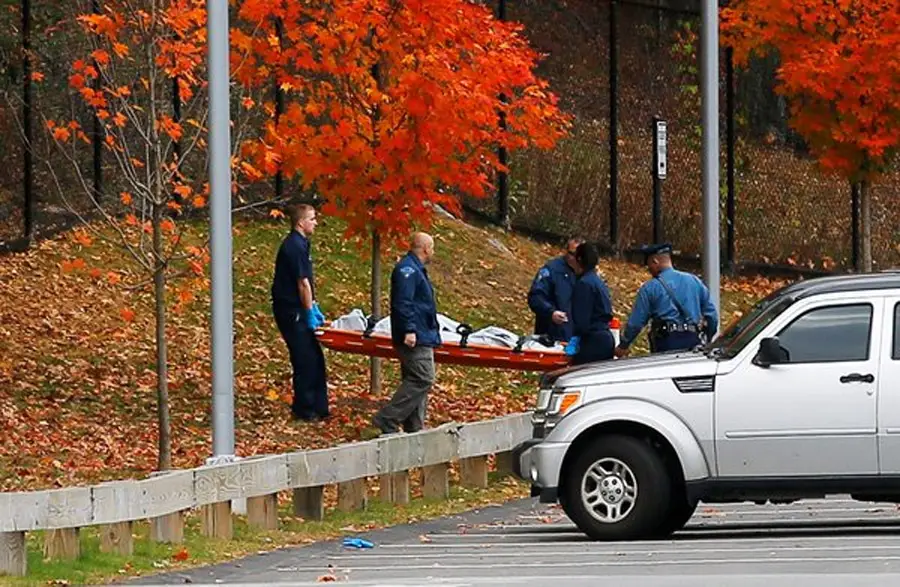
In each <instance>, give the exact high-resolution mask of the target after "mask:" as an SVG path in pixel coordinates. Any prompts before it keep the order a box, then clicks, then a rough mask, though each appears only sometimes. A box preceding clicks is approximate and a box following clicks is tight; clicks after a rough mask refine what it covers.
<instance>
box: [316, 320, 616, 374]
mask: <svg viewBox="0 0 900 587" xmlns="http://www.w3.org/2000/svg"><path fill="white" fill-rule="evenodd" d="M374 326H375V325H374V323H373V322H371V321H370V322H369V325H368V328H367V329H366V331H365V332H360V331H358V330H340V329H337V328H319V329H317V330H316V337H317V338H318V339H319V342H320V343H321V344H322V346H324V347H325V348H328V349H331V350H334V351H339V352H344V353H352V354H357V355H366V356H369V357H382V358H385V359H396V358H397V352H396V350H395V349H394V345H393V344H392V342H391V337H390V336H388V335H386V334H383V333H380V332H374ZM610 326H611V327H612V328H616V329H617V328H619V320H618V319H617V318H613V320H612V321H611V322H610ZM457 332H458V333H459V334H460V335H461V337H462V340H461V341H460V342H450V341H447V342H444V343H442V344H441V346H439V347H437V348H435V349H434V361H435V362H436V363H446V364H451V365H465V366H469V367H491V368H495V369H516V370H519V371H553V370H555V369H560V368H562V367H566V366H567V365H568V364H569V361H570V357H569V356H568V355H566V354H565V353H562V352H560V351H558V350H550V347H549V346H548V349H547V350H546V351H543V350H539V349H534V348H529V349H525V348H522V346H523V344H524V343H526V342H528V341H532V340H541V338H540V337H536V336H523V337H520V338H519V341H518V344H517V345H516V347H515V348H512V349H510V348H506V347H498V346H490V345H485V344H477V343H470V342H468V336H469V334H471V333H472V328H471V327H470V326H469V325H468V324H461V325H460V327H459V329H457ZM562 344H563V345H565V343H562Z"/></svg>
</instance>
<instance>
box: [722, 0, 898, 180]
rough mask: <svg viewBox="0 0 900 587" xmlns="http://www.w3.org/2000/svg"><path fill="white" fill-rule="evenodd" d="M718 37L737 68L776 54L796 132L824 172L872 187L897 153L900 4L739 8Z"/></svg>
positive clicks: (798, 0)
mask: <svg viewBox="0 0 900 587" xmlns="http://www.w3.org/2000/svg"><path fill="white" fill-rule="evenodd" d="M722 16H723V27H722V28H723V31H724V33H725V35H726V37H727V39H728V41H729V42H730V43H732V44H733V46H734V48H735V58H736V61H737V62H738V63H743V62H746V60H747V59H748V58H749V57H750V56H752V55H753V54H765V53H767V52H771V51H774V52H777V54H778V55H779V57H780V61H781V66H780V69H779V86H780V87H779V90H780V91H781V92H782V93H784V94H785V95H787V96H788V98H789V101H790V104H791V111H792V119H793V125H794V126H795V127H796V128H797V130H798V132H800V133H801V134H802V135H803V136H804V137H806V139H807V140H808V141H809V143H810V145H811V148H812V149H813V151H814V152H815V153H816V155H817V156H818V158H819V160H820V161H821V163H822V164H823V166H824V167H826V168H830V169H833V170H837V171H840V172H842V173H843V174H844V175H846V176H847V177H848V178H849V179H851V180H853V181H856V180H861V179H869V178H870V177H871V176H872V175H873V174H874V173H877V172H878V170H879V169H881V168H883V167H884V166H885V164H886V163H887V160H888V157H889V156H890V155H891V153H892V152H894V151H896V150H897V148H898V146H900V2H897V0H833V1H832V0H829V1H823V0H736V1H735V2H733V3H731V7H730V8H728V9H725V10H724V11H723V14H722Z"/></svg>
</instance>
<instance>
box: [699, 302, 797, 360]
mask: <svg viewBox="0 0 900 587" xmlns="http://www.w3.org/2000/svg"><path fill="white" fill-rule="evenodd" d="M793 303H794V299H793V298H790V297H784V296H781V297H775V296H769V297H768V298H766V299H764V300H762V301H761V302H759V303H758V304H757V305H756V306H754V307H753V309H751V310H750V312H748V313H746V314H744V315H743V316H742V317H741V318H740V320H738V321H737V322H735V323H733V324H732V325H731V326H729V327H728V328H726V329H725V331H724V332H723V333H722V334H721V335H720V336H719V337H717V338H716V340H715V341H713V343H712V344H711V345H710V346H711V348H716V347H720V348H722V350H723V354H722V356H723V357H725V358H732V357H734V356H736V355H737V354H738V353H740V352H741V351H742V350H743V349H744V347H746V346H747V345H748V344H749V343H750V341H752V340H753V339H754V338H756V335H757V334H759V333H760V332H762V331H763V330H764V329H765V328H766V326H768V325H769V324H770V323H771V322H772V321H773V320H775V318H777V317H778V316H779V315H781V313H782V312H784V311H785V310H787V309H788V308H789V307H790V306H791V304H793Z"/></svg>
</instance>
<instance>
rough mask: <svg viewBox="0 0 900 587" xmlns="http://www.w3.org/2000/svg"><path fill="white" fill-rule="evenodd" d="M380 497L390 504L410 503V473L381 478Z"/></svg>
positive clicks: (379, 481)
mask: <svg viewBox="0 0 900 587" xmlns="http://www.w3.org/2000/svg"><path fill="white" fill-rule="evenodd" d="M378 497H379V499H381V500H382V501H386V502H389V503H396V504H401V505H402V504H407V503H409V471H401V472H400V473H391V474H388V475H382V476H381V477H379V479H378Z"/></svg>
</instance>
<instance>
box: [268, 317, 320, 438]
mask: <svg viewBox="0 0 900 587" xmlns="http://www.w3.org/2000/svg"><path fill="white" fill-rule="evenodd" d="M273 314H274V315H275V323H276V324H277V325H278V330H279V332H281V337H282V338H283V339H284V342H285V343H287V347H288V352H289V353H290V356H291V367H292V368H293V372H294V373H293V384H294V401H293V403H292V404H291V411H292V412H293V413H294V417H296V418H300V419H303V420H311V419H312V418H315V417H319V418H327V417H328V383H327V379H326V375H325V355H324V353H322V347H321V346H320V345H319V341H318V340H316V335H315V333H314V332H313V331H312V330H311V329H310V328H309V326H307V324H306V317H305V316H304V314H303V312H302V311H300V310H282V309H278V308H276V309H274V310H273Z"/></svg>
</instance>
